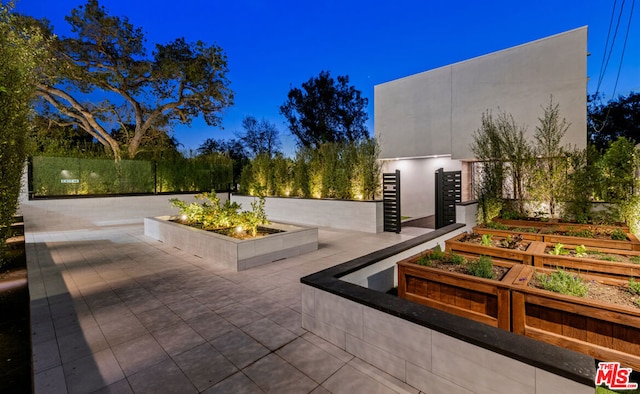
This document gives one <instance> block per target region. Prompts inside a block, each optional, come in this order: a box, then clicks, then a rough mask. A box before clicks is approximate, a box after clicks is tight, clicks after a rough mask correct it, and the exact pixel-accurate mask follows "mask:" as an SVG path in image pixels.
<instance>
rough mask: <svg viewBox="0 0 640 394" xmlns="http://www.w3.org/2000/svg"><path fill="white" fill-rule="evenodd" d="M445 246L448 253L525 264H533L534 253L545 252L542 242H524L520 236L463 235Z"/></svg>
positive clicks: (448, 241)
mask: <svg viewBox="0 0 640 394" xmlns="http://www.w3.org/2000/svg"><path fill="white" fill-rule="evenodd" d="M483 239H484V241H483ZM489 241H490V242H489ZM445 245H446V249H447V250H448V251H451V252H455V253H460V254H463V255H465V256H481V255H485V256H491V257H494V258H499V259H503V260H509V261H513V262H518V263H524V264H532V263H533V257H532V256H533V253H541V252H542V251H543V250H544V244H543V243H542V242H537V241H529V240H524V239H522V238H521V237H519V236H518V235H514V236H508V237H494V236H492V235H491V234H482V235H481V234H478V233H462V234H459V235H457V236H455V237H453V238H450V239H448V240H446V241H445Z"/></svg>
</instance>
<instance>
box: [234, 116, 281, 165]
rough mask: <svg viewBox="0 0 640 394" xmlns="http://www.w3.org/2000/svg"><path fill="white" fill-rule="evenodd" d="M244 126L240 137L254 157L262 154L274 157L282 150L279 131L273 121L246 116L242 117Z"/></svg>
mask: <svg viewBox="0 0 640 394" xmlns="http://www.w3.org/2000/svg"><path fill="white" fill-rule="evenodd" d="M242 128H243V129H244V131H243V132H242V133H240V134H239V135H238V138H240V140H241V141H242V143H243V144H244V146H245V148H246V149H247V150H248V151H249V153H250V154H251V155H252V156H253V157H256V156H258V155H260V154H267V155H269V157H273V156H274V155H275V154H276V153H278V152H279V151H280V139H279V132H278V129H277V127H276V125H274V124H273V123H271V122H269V121H268V120H265V119H262V120H257V119H256V118H254V117H253V116H246V117H245V118H244V119H242Z"/></svg>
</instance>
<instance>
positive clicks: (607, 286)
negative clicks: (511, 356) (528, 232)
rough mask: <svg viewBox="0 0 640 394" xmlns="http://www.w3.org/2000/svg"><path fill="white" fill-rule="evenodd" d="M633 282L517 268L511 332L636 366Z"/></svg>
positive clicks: (639, 319) (639, 351)
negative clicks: (518, 269) (517, 275)
mask: <svg viewBox="0 0 640 394" xmlns="http://www.w3.org/2000/svg"><path fill="white" fill-rule="evenodd" d="M633 283H635V280H634V281H630V280H629V279H627V280H615V279H606V278H601V277H597V276H590V275H587V274H577V273H576V272H568V271H563V270H558V269H556V270H549V269H542V268H535V269H534V268H533V267H526V266H525V267H523V269H522V271H521V272H520V275H519V277H518V278H517V279H516V280H515V281H514V282H513V284H512V293H511V294H512V296H511V301H512V311H511V314H512V330H513V332H515V333H517V334H521V335H526V336H528V337H531V338H535V339H538V340H542V341H545V342H549V343H552V344H554V345H557V346H561V347H566V348H569V349H573V350H576V351H578V352H582V353H586V354H589V355H591V356H593V357H595V358H597V359H600V360H605V361H618V362H620V363H622V364H624V365H626V366H628V367H631V368H634V369H639V368H640V305H638V301H637V300H638V298H640V297H639V296H638V295H636V294H633V292H634V291H635V289H634V285H633Z"/></svg>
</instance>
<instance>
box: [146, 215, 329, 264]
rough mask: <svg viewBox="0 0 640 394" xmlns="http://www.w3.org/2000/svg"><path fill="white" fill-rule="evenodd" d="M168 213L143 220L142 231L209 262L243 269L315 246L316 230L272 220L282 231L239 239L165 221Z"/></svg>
mask: <svg viewBox="0 0 640 394" xmlns="http://www.w3.org/2000/svg"><path fill="white" fill-rule="evenodd" d="M169 219H170V217H169V216H159V217H154V218H145V219H144V234H145V235H146V236H148V237H151V238H154V239H157V240H159V241H161V242H163V243H166V244H167V245H170V246H173V247H175V248H178V249H181V250H184V251H185V252H188V253H191V254H193V255H195V256H199V257H202V258H203V259H204V260H206V261H208V262H210V263H211V264H213V265H216V266H220V267H222V268H227V269H231V270H233V271H243V270H246V269H249V268H252V267H256V266H259V265H262V264H267V263H270V262H273V261H276V260H281V259H285V258H287V257H293V256H298V255H301V254H305V253H309V252H312V251H314V250H317V249H318V229H317V228H310V227H300V226H293V225H289V224H282V223H272V224H270V225H269V226H266V227H269V228H275V229H278V230H283V231H284V232H281V233H276V234H271V235H266V236H264V237H260V238H256V239H246V240H239V239H235V238H230V237H225V236H224V235H220V234H215V233H212V232H210V231H204V230H200V229H197V228H193V227H189V226H185V225H182V224H178V223H173V222H171V221H169Z"/></svg>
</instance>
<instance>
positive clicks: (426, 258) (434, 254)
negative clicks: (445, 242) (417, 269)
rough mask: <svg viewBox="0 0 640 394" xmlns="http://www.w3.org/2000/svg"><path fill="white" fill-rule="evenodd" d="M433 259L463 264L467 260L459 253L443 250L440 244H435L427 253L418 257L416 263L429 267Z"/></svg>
mask: <svg viewBox="0 0 640 394" xmlns="http://www.w3.org/2000/svg"><path fill="white" fill-rule="evenodd" d="M433 261H440V262H443V263H450V264H464V263H466V261H467V260H466V259H465V258H464V257H463V256H461V255H459V254H456V253H453V252H450V253H447V252H444V251H443V250H442V248H441V247H440V245H436V246H435V247H434V248H433V249H431V251H430V252H429V253H426V254H425V255H423V256H422V257H420V258H419V259H418V261H416V263H417V264H419V265H424V266H427V267H429V266H431V265H432V262H433Z"/></svg>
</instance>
